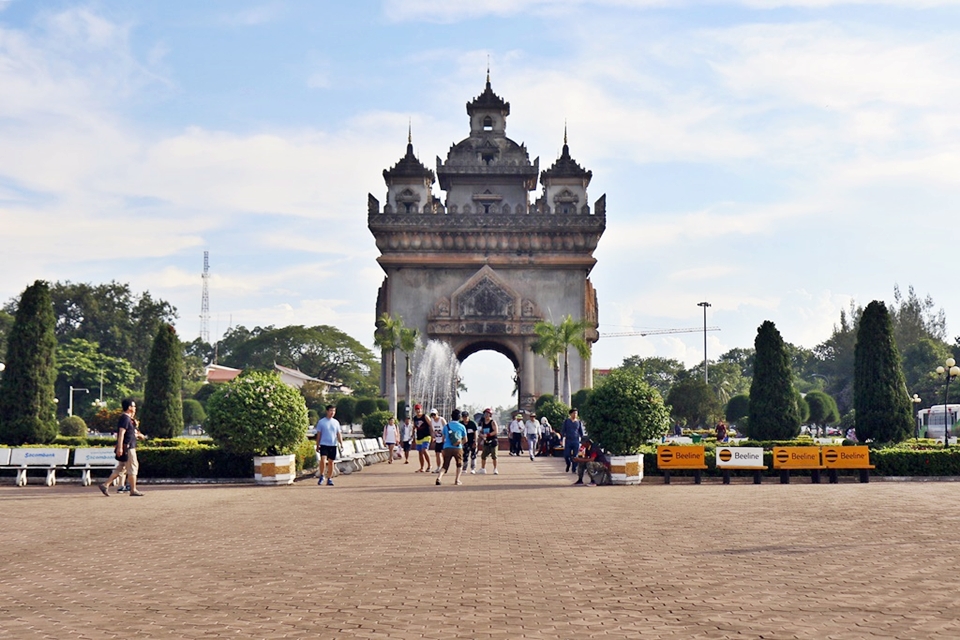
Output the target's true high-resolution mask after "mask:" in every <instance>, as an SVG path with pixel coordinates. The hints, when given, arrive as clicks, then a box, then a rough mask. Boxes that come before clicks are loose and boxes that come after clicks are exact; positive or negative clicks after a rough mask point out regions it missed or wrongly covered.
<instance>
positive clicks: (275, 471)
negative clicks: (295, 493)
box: [253, 454, 297, 484]
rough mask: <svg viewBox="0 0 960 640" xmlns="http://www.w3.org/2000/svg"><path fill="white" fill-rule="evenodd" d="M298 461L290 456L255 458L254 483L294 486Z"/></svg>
mask: <svg viewBox="0 0 960 640" xmlns="http://www.w3.org/2000/svg"><path fill="white" fill-rule="evenodd" d="M296 475H297V459H296V456H294V455H292V454H291V455H289V456H254V457H253V481H254V482H255V483H256V484H293V479H294V478H295V477H296Z"/></svg>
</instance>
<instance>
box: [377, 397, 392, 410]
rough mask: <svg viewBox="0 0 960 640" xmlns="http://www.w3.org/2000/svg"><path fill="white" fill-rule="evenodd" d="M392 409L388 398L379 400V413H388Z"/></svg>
mask: <svg viewBox="0 0 960 640" xmlns="http://www.w3.org/2000/svg"><path fill="white" fill-rule="evenodd" d="M389 409H390V403H389V402H387V399H386V398H377V411H387V410H389Z"/></svg>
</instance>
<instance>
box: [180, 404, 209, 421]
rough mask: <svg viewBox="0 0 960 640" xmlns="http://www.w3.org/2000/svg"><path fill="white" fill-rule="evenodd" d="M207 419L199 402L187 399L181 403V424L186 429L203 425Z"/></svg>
mask: <svg viewBox="0 0 960 640" xmlns="http://www.w3.org/2000/svg"><path fill="white" fill-rule="evenodd" d="M206 419H207V412H206V411H204V410H203V405H202V404H200V401H199V400H193V399H187V400H184V401H183V424H184V425H185V426H188V427H195V426H197V425H199V424H203V421H204V420H206Z"/></svg>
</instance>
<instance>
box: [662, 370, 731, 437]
mask: <svg viewBox="0 0 960 640" xmlns="http://www.w3.org/2000/svg"><path fill="white" fill-rule="evenodd" d="M667 404H668V405H669V406H670V412H671V415H672V416H673V417H674V418H677V419H680V420H682V421H683V422H684V424H686V425H687V426H691V427H692V426H707V425H708V424H709V423H710V422H713V421H714V420H715V419H716V418H717V417H718V416H719V415H720V403H719V402H718V401H717V396H716V394H715V393H714V392H713V389H712V388H710V385H708V384H707V383H706V382H704V381H703V379H701V378H693V377H691V378H686V379H684V380H681V381H679V382H677V383H676V384H675V385H673V388H671V389H670V393H669V394H668V395H667Z"/></svg>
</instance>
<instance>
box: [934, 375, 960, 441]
mask: <svg viewBox="0 0 960 640" xmlns="http://www.w3.org/2000/svg"><path fill="white" fill-rule="evenodd" d="M943 364H944V365H945V366H943V367H937V375H938V376H945V378H946V382H945V383H944V385H943V446H944V447H947V446H949V445H950V417H949V413H950V412H949V409H948V408H947V399H948V398H949V397H950V379H951V378H956V377H957V376H960V367H958V366H957V361H956V360H954V359H953V358H947V359H946V360H945V361H944V363H943Z"/></svg>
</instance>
